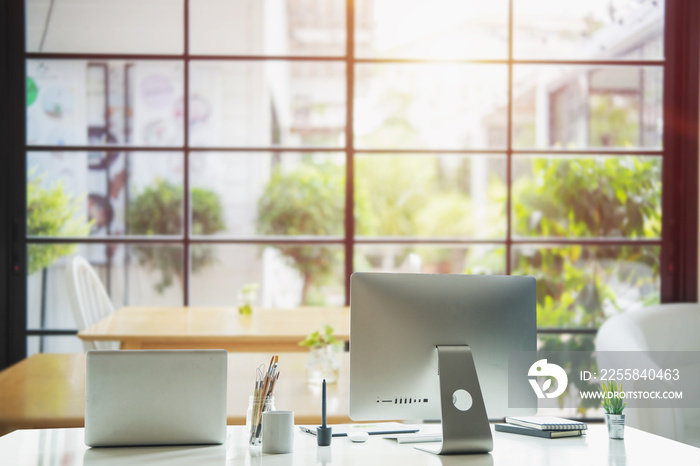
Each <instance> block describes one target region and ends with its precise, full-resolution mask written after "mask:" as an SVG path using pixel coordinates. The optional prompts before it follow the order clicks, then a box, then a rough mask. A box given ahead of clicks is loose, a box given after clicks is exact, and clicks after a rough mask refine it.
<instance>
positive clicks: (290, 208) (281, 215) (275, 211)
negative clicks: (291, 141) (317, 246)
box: [190, 152, 345, 237]
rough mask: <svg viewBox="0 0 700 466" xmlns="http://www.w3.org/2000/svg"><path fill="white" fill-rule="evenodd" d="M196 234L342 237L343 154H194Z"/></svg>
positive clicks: (192, 200)
mask: <svg viewBox="0 0 700 466" xmlns="http://www.w3.org/2000/svg"><path fill="white" fill-rule="evenodd" d="M190 175H191V186H192V191H191V193H190V196H191V198H190V199H191V206H192V220H193V224H192V229H191V231H192V234H193V235H217V236H235V237H241V236H244V237H252V236H300V235H303V236H342V235H343V232H344V231H345V228H344V224H345V155H344V154H342V153H335V154H332V153H288V152H275V153H271V152H253V153H250V152H248V153H216V152H203V153H202V152H200V153H192V154H191V159H190Z"/></svg>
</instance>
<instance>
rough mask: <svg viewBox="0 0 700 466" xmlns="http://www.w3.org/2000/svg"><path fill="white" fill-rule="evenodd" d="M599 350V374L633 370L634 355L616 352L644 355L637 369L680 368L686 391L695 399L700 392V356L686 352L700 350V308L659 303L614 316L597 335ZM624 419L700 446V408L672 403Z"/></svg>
mask: <svg viewBox="0 0 700 466" xmlns="http://www.w3.org/2000/svg"><path fill="white" fill-rule="evenodd" d="M596 351H598V352H603V353H598V355H597V359H598V371H599V372H600V370H602V369H603V368H607V369H618V368H619V369H625V367H620V366H621V365H624V364H627V365H629V355H627V356H625V355H624V354H621V353H616V352H620V351H644V352H645V353H641V354H640V355H639V358H636V357H635V366H636V367H638V368H640V369H641V368H642V367H644V368H649V369H652V368H657V370H658V369H679V371H680V373H681V376H682V377H685V380H684V381H683V382H684V386H683V389H684V391H685V390H689V391H692V392H693V393H689V394H688V395H690V396H695V397H696V396H698V393H700V382H699V378H698V374H700V358H698V357H696V355H697V354H700V353H696V355H689V354H688V353H687V352H688V351H700V304H698V303H675V304H660V305H657V306H650V307H646V308H642V309H640V310H637V311H630V312H627V313H623V314H618V315H615V316H613V317H611V318H609V319H608V320H606V321H605V322H604V323H603V325H602V326H601V327H600V329H599V330H598V336H597V339H596ZM648 352H651V353H648ZM655 352H656V353H655ZM623 361H627V362H623ZM661 385H665V384H664V383H661V382H659V381H658V380H657V381H655V382H651V381H644V380H637V381H636V382H635V381H624V382H623V389H624V390H625V391H628V390H646V389H650V390H657V389H659V387H660V386H661ZM670 389H671V390H673V388H670ZM676 390H677V388H676ZM688 395H686V396H688ZM631 403H632V402H630V404H631ZM625 414H626V416H625V417H626V423H627V425H629V426H632V427H637V428H639V429H642V430H645V431H647V432H651V433H654V434H658V435H661V436H663V437H667V438H670V439H673V440H678V441H680V442H684V443H688V444H690V445H694V446H697V447H700V409H697V408H686V407H682V406H679V403H677V402H671V407H669V408H661V407H659V408H637V409H626V410H625Z"/></svg>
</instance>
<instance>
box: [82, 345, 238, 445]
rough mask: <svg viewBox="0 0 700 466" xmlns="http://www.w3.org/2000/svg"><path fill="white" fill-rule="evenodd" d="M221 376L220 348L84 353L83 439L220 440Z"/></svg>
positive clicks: (91, 442)
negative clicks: (85, 365) (85, 370)
mask: <svg viewBox="0 0 700 466" xmlns="http://www.w3.org/2000/svg"><path fill="white" fill-rule="evenodd" d="M226 379H227V353H226V351H224V350H153V351H151V350H144V351H89V352H88V354H87V377H86V386H85V443H86V444H87V445H89V446H121V445H194V444H221V443H224V441H225V440H226Z"/></svg>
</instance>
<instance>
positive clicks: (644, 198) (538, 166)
mask: <svg viewBox="0 0 700 466" xmlns="http://www.w3.org/2000/svg"><path fill="white" fill-rule="evenodd" d="M513 179H514V183H513V219H512V220H513V234H514V235H515V236H528V237H545V238H546V237H569V238H572V237H624V238H660V237H661V157H635V156H614V157H584V156H581V157H575V156H572V157H569V156H566V157H564V156H559V157H539V156H522V157H521V156H517V157H516V158H515V159H514V161H513Z"/></svg>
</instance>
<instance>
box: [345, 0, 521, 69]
mask: <svg viewBox="0 0 700 466" xmlns="http://www.w3.org/2000/svg"><path fill="white" fill-rule="evenodd" d="M355 5H356V11H355V53H356V55H357V56H358V57H361V58H426V59H454V58H482V59H483V58H488V59H505V58H507V57H508V0H492V1H489V2H482V1H480V0H433V1H430V2H426V1H423V0H358V1H356V2H355Z"/></svg>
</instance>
